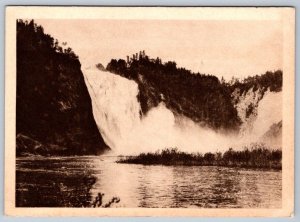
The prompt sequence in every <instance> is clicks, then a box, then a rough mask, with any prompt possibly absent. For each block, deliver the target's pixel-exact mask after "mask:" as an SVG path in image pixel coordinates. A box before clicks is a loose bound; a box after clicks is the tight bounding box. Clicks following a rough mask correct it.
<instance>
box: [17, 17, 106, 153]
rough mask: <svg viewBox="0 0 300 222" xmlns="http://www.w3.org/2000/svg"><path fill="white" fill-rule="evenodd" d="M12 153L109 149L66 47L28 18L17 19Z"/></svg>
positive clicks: (77, 65) (78, 68)
mask: <svg viewBox="0 0 300 222" xmlns="http://www.w3.org/2000/svg"><path fill="white" fill-rule="evenodd" d="M16 100H17V101H16V112H17V113H16V143H17V155H22V154H24V153H34V154H42V155H86V154H101V153H103V152H104V151H105V150H107V149H108V147H107V145H106V144H105V142H104V141H103V138H102V136H101V135H100V133H99V131H98V128H97V125H96V123H95V121H94V117H93V113H92V105H91V98H90V96H89V93H88V91H87V88H86V85H85V82H84V77H83V74H82V72H81V64H80V62H79V60H78V57H77V56H76V55H75V53H74V52H73V51H72V49H71V48H66V49H63V48H62V47H61V46H59V43H58V41H57V40H56V41H55V40H54V39H53V38H52V37H51V36H50V35H48V34H45V33H44V31H43V28H42V27H41V26H37V25H36V24H35V23H34V22H33V21H30V22H27V21H25V22H23V21H22V20H18V21H17V98H16Z"/></svg>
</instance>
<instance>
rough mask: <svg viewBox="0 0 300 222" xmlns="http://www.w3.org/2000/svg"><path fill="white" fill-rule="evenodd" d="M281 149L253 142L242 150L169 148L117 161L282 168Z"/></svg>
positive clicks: (146, 163)
mask: <svg viewBox="0 0 300 222" xmlns="http://www.w3.org/2000/svg"><path fill="white" fill-rule="evenodd" d="M281 158H282V152H281V150H270V149H268V148H267V147H265V146H264V145H263V144H253V145H252V146H251V148H248V147H244V149H243V150H241V151H234V150H233V149H232V148H230V149H229V150H227V151H226V152H224V153H221V152H216V153H211V152H208V153H205V154H202V153H185V152H181V151H179V150H178V149H177V148H167V149H164V150H162V151H156V152H155V153H141V154H140V155H138V156H130V157H122V158H121V159H119V160H118V161H117V163H127V164H143V165H187V166H224V167H243V168H259V169H281Z"/></svg>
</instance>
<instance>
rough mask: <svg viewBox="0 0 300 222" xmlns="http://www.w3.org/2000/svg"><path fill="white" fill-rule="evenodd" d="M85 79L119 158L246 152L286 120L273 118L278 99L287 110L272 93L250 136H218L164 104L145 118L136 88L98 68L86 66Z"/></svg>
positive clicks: (105, 133)
mask: <svg viewBox="0 0 300 222" xmlns="http://www.w3.org/2000/svg"><path fill="white" fill-rule="evenodd" d="M83 73H84V76H85V81H86V84H87V87H88V90H89V93H90V96H91V99H92V105H93V114H94V118H95V121H96V123H97V125H98V128H99V131H100V133H101V135H102V136H103V138H104V140H105V142H106V144H107V145H108V146H109V147H110V148H111V150H112V152H111V154H113V155H137V154H140V153H141V152H155V151H157V150H161V149H164V148H169V147H177V148H178V149H179V150H180V151H184V152H189V153H191V152H200V153H206V152H224V151H225V150H228V148H233V149H235V150H241V149H243V148H244V147H245V146H248V145H250V144H251V143H255V142H259V138H261V137H262V136H263V135H264V133H265V132H266V131H267V130H268V127H270V125H272V124H273V123H276V122H278V121H280V118H281V113H278V114H277V115H269V114H268V113H269V112H270V110H272V109H273V108H274V107H272V105H271V104H274V103H272V102H271V103H270V102H269V101H274V98H276V99H277V101H278V103H277V105H276V106H278V110H281V109H280V106H281V93H273V92H272V93H271V92H269V91H268V92H266V95H265V98H263V99H262V100H261V102H260V103H261V104H263V106H261V107H258V109H257V112H258V113H257V118H254V119H253V122H252V123H251V124H249V123H247V126H248V125H249V126H251V129H249V130H247V133H238V132H236V133H230V134H229V133H228V134H225V133H221V132H216V131H214V130H212V129H210V128H206V127H202V126H200V125H199V124H197V123H195V122H193V121H192V120H191V119H189V118H187V117H184V116H178V115H176V117H175V116H174V114H173V113H172V111H170V110H169V109H167V108H166V106H165V104H164V103H163V102H162V103H160V104H159V105H158V106H157V107H155V108H152V109H151V110H149V112H148V113H147V114H146V115H142V114H141V107H140V104H139V102H138V99H137V95H138V93H139V91H138V85H137V83H136V82H134V81H133V80H128V79H126V78H123V77H121V76H119V75H116V74H113V73H110V72H106V71H100V70H98V69H97V68H96V67H95V66H85V67H84V68H83ZM254 93H255V92H254ZM264 107H266V108H264ZM262 120H264V121H265V123H264V124H262V125H264V126H266V127H265V128H263V129H262V128H261V121H262ZM266 121H267V122H266ZM245 124H246V123H245Z"/></svg>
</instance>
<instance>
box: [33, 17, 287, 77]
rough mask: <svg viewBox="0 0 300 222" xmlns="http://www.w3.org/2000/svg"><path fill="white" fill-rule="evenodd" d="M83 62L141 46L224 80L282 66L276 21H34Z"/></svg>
mask: <svg viewBox="0 0 300 222" xmlns="http://www.w3.org/2000/svg"><path fill="white" fill-rule="evenodd" d="M35 22H36V23H37V24H38V25H42V26H43V28H44V31H45V33H48V34H50V35H51V36H52V37H54V38H55V39H58V40H59V42H60V43H62V42H67V46H68V47H71V48H72V49H73V50H74V52H75V53H76V54H77V55H78V56H79V59H80V62H81V63H82V64H83V65H94V64H97V63H102V64H103V65H104V66H106V65H107V63H108V62H109V61H110V60H111V59H112V58H114V59H119V58H122V59H126V56H127V55H132V54H133V53H136V52H139V51H140V50H145V52H146V54H147V55H149V56H150V57H153V58H156V57H160V58H161V59H162V61H163V62H166V61H175V62H176V63H177V66H178V67H184V68H186V69H189V70H191V71H193V72H200V73H202V74H204V73H205V74H212V75H215V76H217V77H219V78H221V77H224V78H225V79H226V80H230V79H231V78H232V76H235V77H237V78H245V77H247V76H251V75H256V74H262V73H265V72H266V71H274V70H277V69H282V65H283V61H282V60H283V50H282V49H283V30H282V24H281V22H280V20H278V21H277V20H259V21H257V20H256V21H254V20H253V21H251V20H220V21H216V20H214V21H212V20H181V21H179V20H104V19H101V20H91V19H80V20H79V19H68V20H61V19H60V20H58V19H47V20H41V19H39V20H35Z"/></svg>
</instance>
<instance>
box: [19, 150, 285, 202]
mask: <svg viewBox="0 0 300 222" xmlns="http://www.w3.org/2000/svg"><path fill="white" fill-rule="evenodd" d="M116 160H117V157H111V156H81V157H78V156H75V157H37V156H34V157H22V158H17V160H16V205H17V207H91V206H92V203H93V201H94V200H95V198H96V196H97V195H98V193H103V194H104V196H103V198H102V202H103V204H102V206H103V205H105V203H108V202H109V201H110V200H111V199H112V198H113V197H118V198H119V199H120V201H119V202H118V203H116V202H114V203H113V204H111V206H110V207H146V208H152V207H167V208H175V207H183V208H186V207H190V208H281V197H282V195H281V193H282V172H281V171H274V170H250V169H242V168H227V167H214V166H160V165H157V166H144V165H135V164H118V163H116V162H115V161H116Z"/></svg>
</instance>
